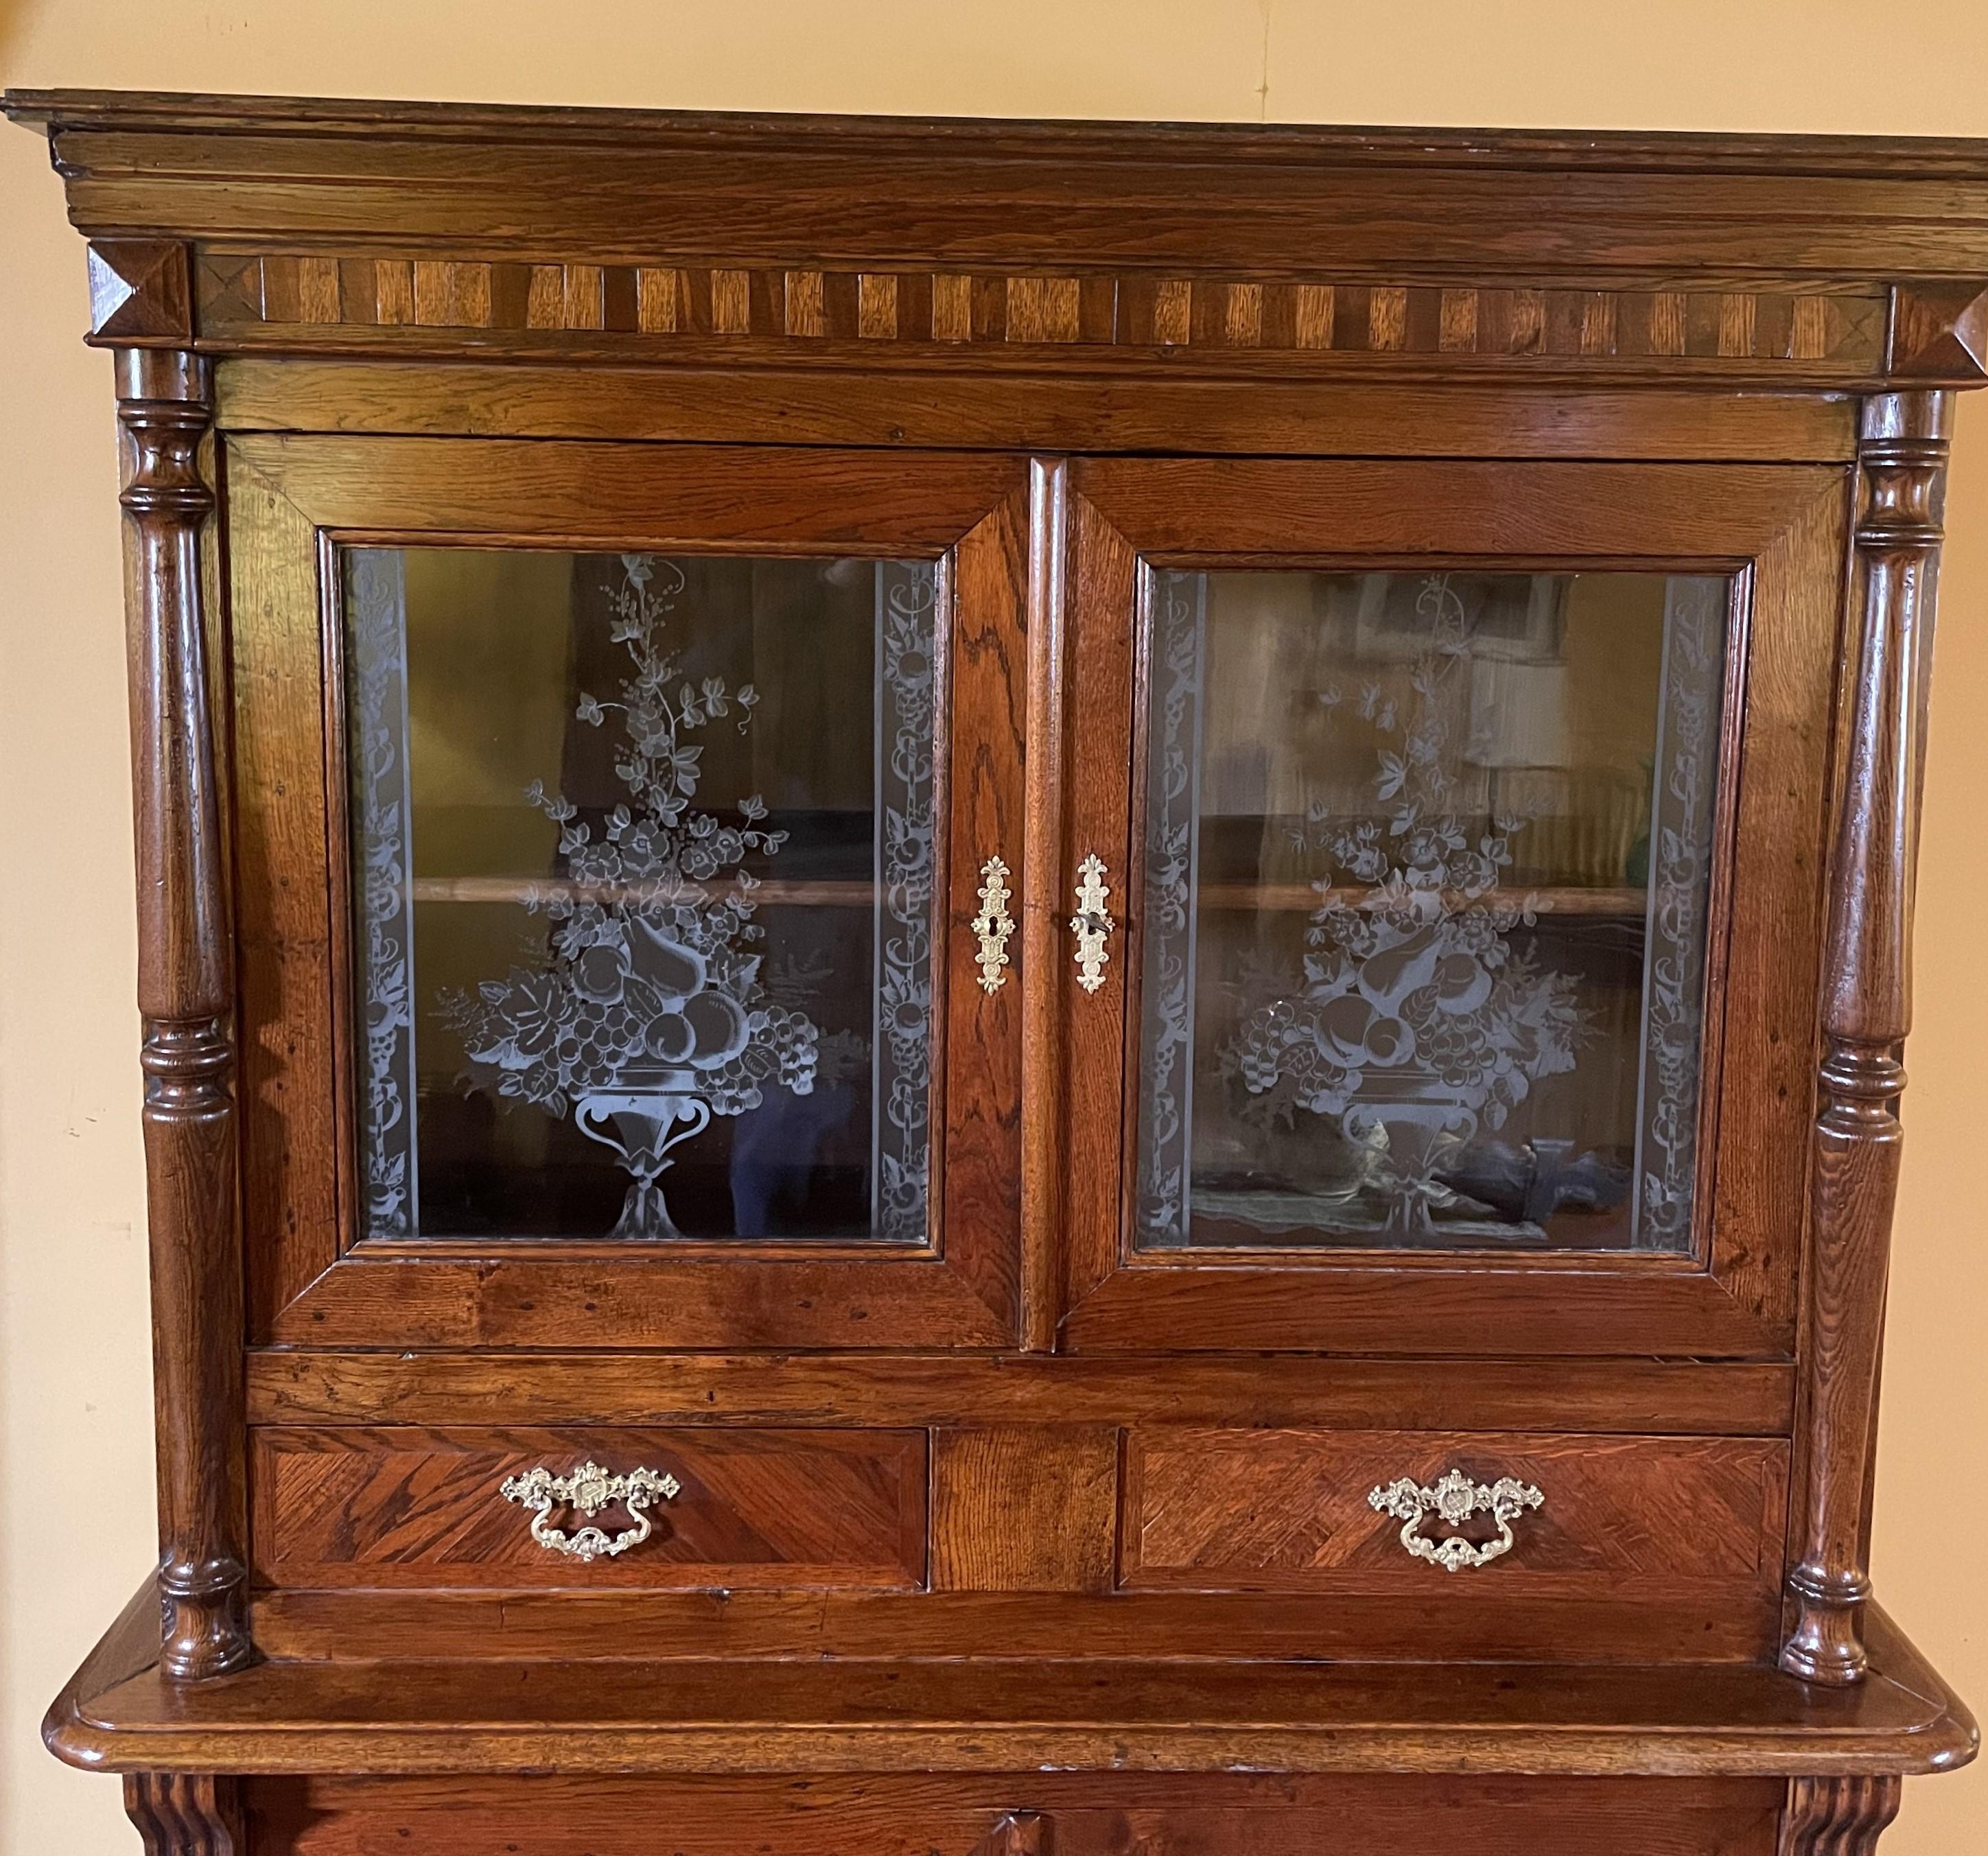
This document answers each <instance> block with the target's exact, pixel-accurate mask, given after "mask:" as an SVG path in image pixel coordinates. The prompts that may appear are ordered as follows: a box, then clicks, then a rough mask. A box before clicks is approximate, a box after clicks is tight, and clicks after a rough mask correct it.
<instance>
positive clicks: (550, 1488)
mask: <svg viewBox="0 0 1988 1856" xmlns="http://www.w3.org/2000/svg"><path fill="white" fill-rule="evenodd" d="M681 1486H682V1485H681V1483H680V1482H678V1480H677V1479H676V1478H675V1477H674V1476H671V1474H670V1473H669V1472H668V1471H667V1470H663V1469H631V1470H630V1471H629V1472H628V1473H627V1475H626V1476H610V1474H609V1473H608V1472H607V1471H606V1470H605V1469H602V1468H601V1466H600V1464H598V1463H597V1462H593V1460H592V1459H588V1461H587V1462H583V1463H582V1464H581V1465H580V1466H579V1468H578V1469H575V1470H573V1472H571V1473H570V1474H569V1475H566V1476H555V1475H553V1472H551V1471H550V1470H549V1469H543V1468H541V1469H531V1470H528V1471H526V1473H525V1474H524V1475H522V1476H512V1478H511V1479H510V1480H509V1482H505V1484H504V1486H503V1487H502V1489H499V1492H498V1493H499V1494H501V1495H502V1496H503V1497H504V1499H505V1501H507V1502H516V1503H518V1505H519V1506H520V1507H523V1508H529V1509H533V1510H535V1511H536V1512H534V1513H533V1514H532V1539H533V1540H536V1541H537V1542H538V1543H539V1545H540V1546H541V1547H549V1548H550V1549H551V1550H552V1551H553V1552H554V1553H570V1554H572V1556H573V1557H574V1558H575V1559H576V1560H580V1561H582V1562H583V1563H584V1562H585V1561H587V1560H598V1559H612V1558H613V1557H614V1555H615V1554H617V1553H626V1552H627V1550H628V1549H629V1548H630V1547H640V1546H641V1544H642V1543H643V1542H644V1540H647V1538H648V1537H649V1533H650V1527H649V1516H648V1513H647V1509H648V1506H649V1504H650V1503H651V1502H655V1501H664V1502H667V1501H668V1500H669V1499H670V1498H671V1496H674V1494H675V1493H677V1491H678V1489H680V1488H681ZM610 1502H619V1503H620V1504H621V1506H623V1507H624V1508H625V1509H627V1510H628V1512H629V1513H631V1515H633V1516H634V1517H635V1525H634V1526H633V1527H624V1528H623V1529H622V1530H621V1531H620V1533H614V1534H610V1533H607V1532H606V1531H605V1530H603V1529H601V1528H599V1527H593V1526H587V1527H583V1528H581V1529H580V1530H579V1531H578V1532H577V1533H566V1532H564V1531H563V1530H561V1529H560V1528H557V1527H554V1526H552V1525H551V1524H550V1523H549V1522H548V1521H547V1520H546V1516H548V1515H549V1514H550V1513H552V1511H553V1509H554V1508H556V1507H558V1506H561V1505H563V1506H566V1507H569V1508H577V1509H579V1510H580V1513H582V1514H583V1515H585V1516H587V1520H589V1521H591V1520H593V1517H594V1516H596V1515H597V1514H598V1513H600V1511H601V1509H603V1508H605V1507H606V1506H607V1505H608V1504H609V1503H610Z"/></svg>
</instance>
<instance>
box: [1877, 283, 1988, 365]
mask: <svg viewBox="0 0 1988 1856" xmlns="http://www.w3.org/2000/svg"><path fill="white" fill-rule="evenodd" d="M1890 371H1891V373H1892V376H1893V377H1895V378H1896V379H1898V380H1943V381H1949V382H1951V383H1952V384H1953V385H1955V386H1957V387H1963V386H1964V387H1972V386H1975V385H1977V384H1980V382H1981V381H1983V380H1988V289H1983V287H1982V286H1981V284H1980V282H1979V281H1978V280H1970V281H1968V282H1963V283H1920V284H1900V285H1899V286H1898V287H1897V288H1896V289H1895V290H1893V291H1892V340H1891V359H1890Z"/></svg>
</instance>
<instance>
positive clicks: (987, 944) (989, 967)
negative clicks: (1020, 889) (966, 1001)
mask: <svg viewBox="0 0 1988 1856" xmlns="http://www.w3.org/2000/svg"><path fill="white" fill-rule="evenodd" d="M980 876H981V884H980V913H979V914H977V915H975V917H974V918H973V932H974V934H975V936H977V937H978V938H979V942H980V952H979V955H978V956H977V958H978V959H979V965H980V989H981V991H982V992H999V991H1000V989H1001V987H1002V983H1003V982H1005V981H1006V979H1007V977H1008V937H1009V935H1012V934H1013V933H1014V931H1015V918H1014V917H1013V916H1012V915H1011V914H1009V913H1008V904H1009V900H1010V899H1011V898H1013V895H1014V893H1015V892H1014V891H1013V890H1011V889H1010V888H1009V887H1008V866H1007V865H1006V864H1004V863H1002V861H1001V860H1000V859H999V857H989V859H988V860H987V861H986V863H985V864H982V865H981V867H980Z"/></svg>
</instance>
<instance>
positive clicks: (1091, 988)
mask: <svg viewBox="0 0 1988 1856" xmlns="http://www.w3.org/2000/svg"><path fill="white" fill-rule="evenodd" d="M1110 898H1111V886H1110V884H1107V882H1106V881H1104V863H1103V862H1102V860H1100V859H1099V858H1097V857H1095V856H1093V857H1086V858H1085V859H1084V861H1083V862H1082V863H1081V864H1078V865H1077V913H1076V914H1073V916H1071V917H1070V932H1071V933H1072V934H1073V935H1075V936H1076V937H1077V984H1078V985H1080V986H1081V987H1083V989H1084V991H1085V992H1096V991H1097V989H1098V988H1099V987H1100V986H1101V985H1104V963H1105V962H1107V960H1109V959H1110V958H1111V955H1109V954H1107V953H1106V952H1105V951H1104V942H1105V938H1106V936H1107V935H1109V934H1110V933H1111V931H1112V929H1113V928H1115V927H1116V926H1117V923H1115V922H1114V921H1113V920H1112V919H1111V911H1110V910H1109V909H1107V908H1106V907H1105V906H1104V904H1105V903H1106V902H1107V901H1108V900H1109V899H1110Z"/></svg>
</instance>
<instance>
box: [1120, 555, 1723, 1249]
mask: <svg viewBox="0 0 1988 1856" xmlns="http://www.w3.org/2000/svg"><path fill="white" fill-rule="evenodd" d="M1730 597H1731V589H1730V584H1729V582H1728V581H1726V580H1724V579H1723V578H1715V577H1704V576H1675V575H1673V576H1663V575H1658V574H1628V573H1581V574H1574V573H1537V574H1523V573H1474V572H1456V573H1364V574H1347V573H1282V572H1270V571H1263V570H1246V571H1232V572H1231V571H1224V572H1215V573H1178V572H1160V573H1155V575H1154V576H1153V584H1152V597H1151V603H1150V608H1151V630H1150V633H1149V635H1148V667H1147V675H1146V679H1145V683H1146V688H1147V691H1148V698H1147V715H1146V718H1145V729H1146V749H1147V752H1146V772H1145V780H1146V792H1145V795H1144V872H1143V876H1144V888H1143V892H1142V897H1141V914H1140V926H1141V955H1140V972H1139V975H1138V988H1139V1000H1140V1020H1141V1024H1140V1047H1141V1048H1140V1070H1139V1077H1140V1090H1139V1118H1138V1159H1137V1172H1136V1175H1135V1179H1134V1236H1135V1241H1136V1242H1138V1244H1139V1245H1140V1246H1141V1247H1144V1248H1167V1247H1182V1246H1199V1247H1213V1248H1237V1247H1293V1246H1299V1247H1302V1246H1340V1247H1351V1248H1367V1247H1411V1248H1452V1249H1472V1248H1487V1247H1498V1248H1506V1247H1519V1248H1524V1247H1533V1248H1553V1249H1572V1250H1622V1249H1639V1250H1655V1251H1680V1250H1685V1249H1689V1246H1690V1244H1691V1242H1692V1186H1693V1180H1694V1175H1695V1171H1696V1158H1697V1155H1696V1149H1697V1134H1698V1124H1699V1070H1700V1050H1701V1043H1702V1021H1703V995H1704V986H1705V962H1706V929H1707V920H1708V916H1709V900H1710V876H1711V867H1712V831H1713V824H1714V813H1715V810H1716V808H1715V796H1716V794H1715V789H1716V779H1717V772H1718V763H1719V724H1720V715H1721V706H1722V705H1721V691H1722V688H1723V681H1724V671H1725V661H1726V624H1727V614H1728V609H1729V604H1730Z"/></svg>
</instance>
